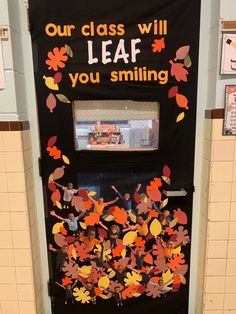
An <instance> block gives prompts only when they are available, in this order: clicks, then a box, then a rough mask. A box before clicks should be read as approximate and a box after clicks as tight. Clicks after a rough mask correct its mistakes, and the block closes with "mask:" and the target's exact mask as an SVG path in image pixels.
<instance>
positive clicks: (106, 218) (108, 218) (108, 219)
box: [102, 215, 115, 221]
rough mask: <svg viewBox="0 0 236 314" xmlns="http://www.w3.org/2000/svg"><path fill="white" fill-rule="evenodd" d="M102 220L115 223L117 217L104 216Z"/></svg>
mask: <svg viewBox="0 0 236 314" xmlns="http://www.w3.org/2000/svg"><path fill="white" fill-rule="evenodd" d="M102 219H103V220H105V221H113V220H114V219H115V217H114V216H113V215H104V216H102Z"/></svg>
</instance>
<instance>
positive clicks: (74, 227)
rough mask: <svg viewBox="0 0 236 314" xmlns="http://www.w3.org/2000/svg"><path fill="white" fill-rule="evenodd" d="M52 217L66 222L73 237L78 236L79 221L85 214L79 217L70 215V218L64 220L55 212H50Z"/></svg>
mask: <svg viewBox="0 0 236 314" xmlns="http://www.w3.org/2000/svg"><path fill="white" fill-rule="evenodd" d="M50 215H52V216H54V217H56V218H57V219H59V220H61V221H64V222H65V223H66V224H67V225H68V228H69V231H70V234H72V235H73V236H78V228H79V226H78V220H79V219H80V218H81V217H82V216H83V213H81V214H80V215H79V216H76V217H75V216H74V214H73V213H69V214H68V218H63V217H61V216H59V215H57V214H56V212H55V211H54V210H51V211H50Z"/></svg>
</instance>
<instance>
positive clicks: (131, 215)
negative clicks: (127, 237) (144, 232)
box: [129, 211, 137, 223]
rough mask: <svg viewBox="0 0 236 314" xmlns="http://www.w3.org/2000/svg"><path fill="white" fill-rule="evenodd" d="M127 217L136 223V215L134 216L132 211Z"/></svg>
mask: <svg viewBox="0 0 236 314" xmlns="http://www.w3.org/2000/svg"><path fill="white" fill-rule="evenodd" d="M129 219H130V220H131V221H132V222H134V223H136V219H137V217H136V215H135V214H134V213H133V212H132V211H131V212H130V213H129Z"/></svg>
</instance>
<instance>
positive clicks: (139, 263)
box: [128, 245, 153, 269]
mask: <svg viewBox="0 0 236 314" xmlns="http://www.w3.org/2000/svg"><path fill="white" fill-rule="evenodd" d="M128 247H129V248H130V250H131V252H132V253H133V254H134V257H135V262H136V268H137V269H141V268H142V267H143V264H144V258H145V256H146V255H147V254H149V253H151V252H152V251H153V249H151V250H149V251H148V252H143V250H142V249H138V250H137V251H136V252H135V251H134V250H133V249H132V247H131V246H130V245H128Z"/></svg>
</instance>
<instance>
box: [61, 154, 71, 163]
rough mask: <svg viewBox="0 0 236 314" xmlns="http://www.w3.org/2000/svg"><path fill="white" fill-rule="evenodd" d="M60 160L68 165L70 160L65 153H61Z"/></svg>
mask: <svg viewBox="0 0 236 314" xmlns="http://www.w3.org/2000/svg"><path fill="white" fill-rule="evenodd" d="M62 160H63V161H64V163H65V164H67V165H69V164H70V160H69V158H68V157H66V156H65V155H62Z"/></svg>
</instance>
